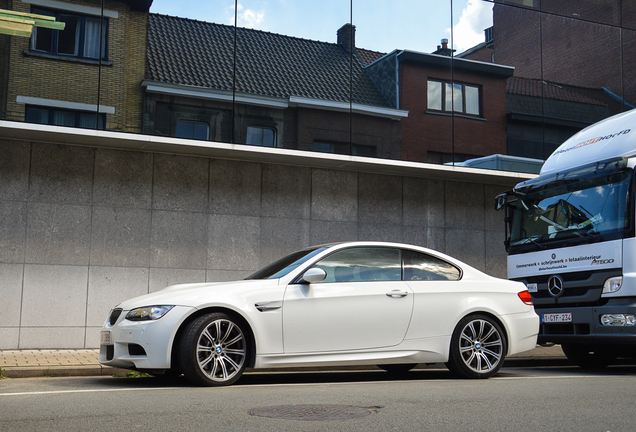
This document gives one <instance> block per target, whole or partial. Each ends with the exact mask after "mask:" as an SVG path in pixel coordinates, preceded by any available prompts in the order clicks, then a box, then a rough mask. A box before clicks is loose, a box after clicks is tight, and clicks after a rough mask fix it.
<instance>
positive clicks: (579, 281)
mask: <svg viewBox="0 0 636 432" xmlns="http://www.w3.org/2000/svg"><path fill="white" fill-rule="evenodd" d="M621 275H622V272H621V270H620V269H612V270H604V271H599V272H592V271H583V272H573V273H562V274H558V273H553V274H545V275H540V276H533V277H528V278H519V279H515V280H517V281H519V282H523V283H525V284H526V285H528V284H537V292H533V293H531V295H532V300H533V301H534V305H535V307H536V308H553V307H563V306H571V307H587V306H601V305H603V304H605V303H607V300H606V299H603V298H601V293H602V291H603V284H604V283H605V281H606V280H607V279H608V278H610V277H613V276H621ZM551 276H559V277H560V278H561V279H562V280H563V292H562V294H561V295H560V296H558V297H553V296H552V295H550V292H549V291H548V279H549V278H550V277H551Z"/></svg>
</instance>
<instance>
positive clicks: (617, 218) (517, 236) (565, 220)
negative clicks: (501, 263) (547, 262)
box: [510, 170, 632, 249]
mask: <svg viewBox="0 0 636 432" xmlns="http://www.w3.org/2000/svg"><path fill="white" fill-rule="evenodd" d="M631 177H632V175H631V170H627V171H622V172H617V173H613V174H609V175H603V176H600V177H596V178H591V179H585V180H581V181H578V182H574V183H565V184H560V185H557V186H555V187H552V188H550V187H548V188H545V189H541V190H538V191H535V192H530V193H528V194H527V195H522V196H520V197H519V198H518V199H517V207H516V210H515V214H514V220H513V226H512V233H511V238H510V245H511V247H515V246H516V247H524V245H528V247H530V248H533V249H535V248H543V247H545V245H544V244H545V243H552V242H558V241H559V240H565V239H567V240H568V241H570V240H572V239H574V240H580V241H581V242H585V241H599V240H604V239H607V238H605V236H607V235H616V234H619V235H622V233H624V232H625V231H626V230H627V229H628V228H629V227H630V202H631V200H630V185H631Z"/></svg>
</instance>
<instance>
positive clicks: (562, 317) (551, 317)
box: [541, 312, 572, 323]
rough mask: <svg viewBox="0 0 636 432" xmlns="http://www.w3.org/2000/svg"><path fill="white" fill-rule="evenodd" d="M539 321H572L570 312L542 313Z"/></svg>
mask: <svg viewBox="0 0 636 432" xmlns="http://www.w3.org/2000/svg"><path fill="white" fill-rule="evenodd" d="M541 321H542V322H544V323H569V322H572V313H570V312H564V313H550V314H543V316H542V317H541Z"/></svg>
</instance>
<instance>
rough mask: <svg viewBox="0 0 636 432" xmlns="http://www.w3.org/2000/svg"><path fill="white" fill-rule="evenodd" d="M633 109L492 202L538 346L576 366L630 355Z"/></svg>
mask: <svg viewBox="0 0 636 432" xmlns="http://www.w3.org/2000/svg"><path fill="white" fill-rule="evenodd" d="M635 167H636V109H635V110H631V111H628V112H625V113H622V114H619V115H616V116H613V117H610V118H608V119H605V120H603V121H601V122H599V123H596V124H594V125H592V126H590V127H588V128H586V129H584V130H582V131H580V132H578V133H577V134H576V135H574V136H572V137H571V138H570V139H568V140H567V141H566V142H565V143H563V144H562V145H561V146H560V147H559V148H558V149H557V150H556V151H555V152H554V153H553V154H552V155H551V156H550V157H549V158H548V159H547V160H546V162H545V164H544V165H543V167H542V169H541V173H540V174H539V176H538V177H536V178H534V179H531V180H528V181H525V182H522V183H519V184H518V185H516V186H515V187H514V188H513V189H512V190H510V191H508V192H506V193H504V194H501V195H499V196H498V197H497V198H496V208H497V209H498V210H499V209H505V212H506V215H505V220H506V240H505V245H506V249H507V251H508V278H509V279H512V280H516V281H521V282H524V283H525V284H526V286H527V287H528V290H529V291H530V293H531V295H532V297H533V301H534V305H535V310H536V312H537V314H538V315H539V317H540V318H541V328H540V331H539V338H538V339H539V343H543V344H550V343H555V344H561V346H562V348H563V351H564V353H565V355H566V356H567V357H568V358H569V359H570V360H572V361H573V362H575V363H576V364H578V365H580V366H582V367H603V366H606V365H608V364H610V363H612V362H613V361H614V360H615V359H616V358H617V357H635V356H636V235H635V214H636V198H635V190H634V189H635V188H634V181H635V177H636V176H635V175H634V170H635Z"/></svg>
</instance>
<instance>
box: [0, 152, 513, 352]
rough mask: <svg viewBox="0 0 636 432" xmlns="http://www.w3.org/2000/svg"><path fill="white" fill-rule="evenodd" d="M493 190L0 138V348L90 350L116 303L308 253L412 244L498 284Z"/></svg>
mask: <svg viewBox="0 0 636 432" xmlns="http://www.w3.org/2000/svg"><path fill="white" fill-rule="evenodd" d="M87 144H88V145H90V140H88V139H87ZM270 160H271V158H270ZM477 177H478V176H476V178H477ZM479 178H481V177H479ZM514 183H516V181H514V180H510V185H513V184H514ZM508 187H509V186H508ZM505 189H506V186H505V185H501V184H490V183H488V182H486V183H484V182H483V181H481V182H479V181H476V182H470V181H451V180H441V179H432V178H420V177H413V176H409V175H386V174H374V173H372V172H361V171H359V170H349V171H347V170H338V169H325V168H312V167H311V166H294V165H284V164H276V163H269V162H268V163H259V162H254V161H249V162H248V161H241V160H228V159H218V158H211V157H199V156H188V155H175V154H164V153H158V152H142V151H128V150H120V149H112V148H111V149H109V148H92V147H84V146H76V145H64V144H59V143H44V142H32V141H19V140H11V139H0V293H1V298H2V313H0V349H17V348H20V349H36V348H42V349H44V348H57V349H62V348H93V347H97V346H98V343H99V330H100V328H101V325H102V323H103V321H104V319H105V318H106V315H107V314H108V311H109V310H110V309H111V308H112V307H113V306H114V305H115V304H117V303H118V302H120V301H122V300H124V299H127V298H130V297H133V296H137V295H141V294H144V293H148V292H153V291H156V290H159V289H161V288H163V287H165V286H167V285H170V284H174V283H181V282H203V281H225V280H232V279H237V278H243V277H245V276H247V275H248V274H250V273H251V272H253V271H255V270H257V269H259V268H260V267H262V266H263V265H265V264H268V263H269V262H271V261H273V260H275V259H277V258H279V257H280V256H282V255H284V254H286V253H288V252H291V251H293V250H296V249H299V248H302V247H305V246H308V245H311V244H320V243H327V242H334V241H340V240H383V241H398V242H406V243H413V244H418V245H422V246H427V247H430V248H433V249H437V250H439V251H442V252H445V253H448V254H450V255H452V256H455V257H457V258H459V259H461V260H463V261H465V262H467V263H469V264H471V265H473V266H475V267H477V268H479V269H481V270H483V271H485V272H487V273H489V274H491V275H495V276H500V277H505V276H506V269H505V251H504V248H503V245H502V242H503V222H502V215H501V214H500V213H496V212H495V211H494V210H493V209H492V207H493V198H494V196H495V195H497V194H498V193H501V192H502V191H504V190H505Z"/></svg>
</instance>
